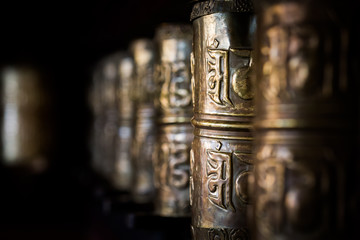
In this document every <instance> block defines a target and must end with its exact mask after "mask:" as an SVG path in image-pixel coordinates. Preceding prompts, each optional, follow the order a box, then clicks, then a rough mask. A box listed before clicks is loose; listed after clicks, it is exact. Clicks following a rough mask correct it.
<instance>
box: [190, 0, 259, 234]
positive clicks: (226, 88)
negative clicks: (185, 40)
mask: <svg viewBox="0 0 360 240" xmlns="http://www.w3.org/2000/svg"><path fill="white" fill-rule="evenodd" d="M191 20H192V22H193V31H194V37H193V59H192V64H193V66H192V67H193V79H192V87H193V96H194V100H193V102H194V118H193V120H192V124H193V125H194V127H195V130H194V141H193V143H192V150H191V173H192V176H191V180H190V181H191V183H190V184H191V190H190V191H191V202H192V231H193V237H194V239H249V232H248V228H247V220H246V218H247V216H246V215H247V208H248V204H249V201H250V199H249V194H248V191H247V179H248V177H249V176H250V175H251V174H252V168H253V167H252V164H253V161H252V154H251V152H252V151H251V150H252V134H251V127H252V118H253V115H254V103H253V100H252V99H253V95H254V94H253V90H252V86H251V75H252V66H253V56H252V53H253V49H252V41H253V33H254V31H255V27H256V24H255V18H254V15H253V7H252V3H251V2H250V1H247V0H238V1H235V0H234V1H214V0H210V1H199V2H197V3H195V5H194V7H193V11H192V14H191Z"/></svg>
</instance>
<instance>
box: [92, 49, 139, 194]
mask: <svg viewBox="0 0 360 240" xmlns="http://www.w3.org/2000/svg"><path fill="white" fill-rule="evenodd" d="M133 81H134V61H133V59H132V57H131V56H130V54H128V53H126V52H118V53H114V54H112V55H110V56H107V57H106V58H104V59H103V60H102V61H100V62H99V64H98V65H97V66H96V68H95V70H94V73H93V81H92V87H91V90H90V98H91V99H90V105H91V109H92V111H93V127H92V143H91V145H92V146H91V151H92V165H93V167H94V169H95V170H96V171H97V172H99V173H100V174H101V175H103V176H104V177H105V178H106V179H108V180H109V182H110V184H111V185H112V186H113V187H114V189H116V190H119V191H129V190H130V188H131V185H132V180H133V179H132V174H133V173H132V168H133V167H132V159H131V146H132V141H133V135H134V134H133V132H134V118H135V106H134V100H133V97H132V91H133V84H134V83H133Z"/></svg>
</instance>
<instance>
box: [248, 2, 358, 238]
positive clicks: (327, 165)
mask: <svg viewBox="0 0 360 240" xmlns="http://www.w3.org/2000/svg"><path fill="white" fill-rule="evenodd" d="M332 3H333V2H331V1H315V0H313V1H301V0H299V1H286V2H284V1H259V3H258V8H257V13H258V14H259V16H258V35H257V40H258V41H257V43H258V45H257V48H256V49H257V50H258V56H259V58H258V59H259V62H258V64H257V86H258V91H257V95H256V101H257V114H256V115H257V117H256V121H255V126H256V129H257V130H256V131H257V134H256V136H257V140H256V154H255V156H256V164H255V193H256V197H255V200H256V201H255V212H254V217H255V222H256V236H255V237H256V239H296V240H299V239H343V238H346V237H344V236H345V235H344V232H343V229H344V226H345V224H344V217H345V215H346V206H345V196H346V184H345V183H346V177H348V176H347V174H345V173H346V171H345V169H348V168H347V164H348V162H349V157H350V152H351V149H349V146H352V145H353V143H351V142H350V141H351V139H352V138H351V137H350V136H351V133H350V134H349V129H351V128H350V124H349V123H350V122H349V120H351V119H350V118H349V116H350V115H349V112H348V110H349V109H350V108H349V106H350V105H351V104H354V102H352V103H350V102H349V99H351V93H350V92H351V86H353V83H352V82H351V81H349V80H350V79H349V78H348V76H349V74H348V69H349V67H348V66H349V65H348V64H349V63H350V62H349V56H350V55H349V32H348V31H347V30H346V27H345V26H344V25H343V24H344V22H343V19H342V18H341V15H339V12H338V10H339V9H337V8H336V7H334V6H332V5H331V4H332ZM340 9H341V8H340ZM328 13H331V14H328ZM351 108H352V107H351ZM352 111H353V110H352ZM348 170H349V169H348ZM347 173H349V174H350V172H347ZM348 184H351V183H348Z"/></svg>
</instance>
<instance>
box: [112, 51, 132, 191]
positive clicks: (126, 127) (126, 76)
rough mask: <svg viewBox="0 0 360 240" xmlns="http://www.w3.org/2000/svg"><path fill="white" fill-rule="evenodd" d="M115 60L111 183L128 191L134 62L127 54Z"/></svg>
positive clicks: (129, 184)
mask: <svg viewBox="0 0 360 240" xmlns="http://www.w3.org/2000/svg"><path fill="white" fill-rule="evenodd" d="M117 58H118V65H117V72H118V75H119V78H118V88H117V95H116V98H117V102H118V117H119V128H118V132H117V141H116V159H115V165H114V168H115V169H114V170H115V173H114V177H113V182H114V186H115V188H116V189H118V190H125V191H130V190H131V187H132V184H133V164H132V160H131V147H132V142H133V137H134V127H135V124H134V121H135V102H134V99H133V96H132V91H134V89H133V85H134V60H133V58H132V57H131V56H130V55H129V54H127V53H119V54H118V55H117Z"/></svg>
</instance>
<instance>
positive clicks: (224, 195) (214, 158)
mask: <svg viewBox="0 0 360 240" xmlns="http://www.w3.org/2000/svg"><path fill="white" fill-rule="evenodd" d="M207 155H208V158H207V165H206V173H207V187H208V189H209V194H208V198H209V200H210V202H211V203H213V204H215V205H216V206H218V207H220V208H222V209H225V210H228V209H230V210H231V211H235V208H234V206H233V204H232V202H231V191H232V186H231V173H232V163H231V153H226V152H217V151H211V150H208V151H207Z"/></svg>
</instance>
